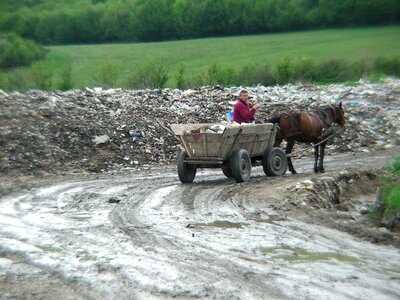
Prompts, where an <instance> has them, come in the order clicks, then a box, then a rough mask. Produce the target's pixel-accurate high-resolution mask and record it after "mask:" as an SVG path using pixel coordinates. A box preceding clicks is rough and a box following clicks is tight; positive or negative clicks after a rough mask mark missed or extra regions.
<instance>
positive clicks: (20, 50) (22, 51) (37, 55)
mask: <svg viewBox="0 0 400 300" xmlns="http://www.w3.org/2000/svg"><path fill="white" fill-rule="evenodd" d="M46 53H47V50H46V49H44V48H43V47H42V46H41V45H39V44H37V43H35V42H33V41H30V40H24V39H22V38H21V37H20V36H19V35H17V34H15V33H8V34H7V35H3V36H0V67H1V68H14V67H21V66H30V65H31V64H32V63H33V62H35V61H38V60H41V59H43V58H44V57H45V55H46Z"/></svg>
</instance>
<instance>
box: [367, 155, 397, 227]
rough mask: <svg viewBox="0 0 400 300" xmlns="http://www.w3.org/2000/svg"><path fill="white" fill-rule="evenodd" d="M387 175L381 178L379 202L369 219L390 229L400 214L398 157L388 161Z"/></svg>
mask: <svg viewBox="0 0 400 300" xmlns="http://www.w3.org/2000/svg"><path fill="white" fill-rule="evenodd" d="M386 170H387V174H386V175H385V176H383V177H382V178H381V180H382V181H383V183H384V186H383V188H382V189H381V191H380V194H379V202H378V203H377V205H376V206H375V209H374V210H373V211H372V212H371V213H370V215H369V216H370V218H371V219H373V220H375V221H381V222H383V223H385V224H386V226H387V227H389V228H391V227H392V226H395V222H393V220H395V219H396V218H397V217H396V216H398V215H399V214H400V155H398V156H396V157H395V158H394V159H393V160H392V161H390V162H389V163H388V165H387V167H386Z"/></svg>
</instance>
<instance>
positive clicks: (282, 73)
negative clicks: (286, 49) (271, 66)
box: [275, 57, 293, 84]
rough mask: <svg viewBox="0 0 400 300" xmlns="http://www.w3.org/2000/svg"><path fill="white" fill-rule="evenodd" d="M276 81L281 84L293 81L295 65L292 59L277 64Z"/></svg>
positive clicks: (286, 58)
mask: <svg viewBox="0 0 400 300" xmlns="http://www.w3.org/2000/svg"><path fill="white" fill-rule="evenodd" d="M275 73H276V79H277V82H278V83H279V84H286V83H289V82H291V81H292V78H293V64H292V61H291V59H290V58H288V57H285V58H284V59H282V60H281V61H279V62H278V63H277V64H276V67H275Z"/></svg>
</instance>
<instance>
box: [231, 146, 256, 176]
mask: <svg viewBox="0 0 400 300" xmlns="http://www.w3.org/2000/svg"><path fill="white" fill-rule="evenodd" d="M230 168H231V171H232V177H233V179H235V180H236V182H243V181H249V180H250V175H251V160H250V155H249V153H248V152H247V151H246V150H244V149H239V150H236V151H234V152H233V153H232V155H231V158H230Z"/></svg>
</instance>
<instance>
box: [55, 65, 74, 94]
mask: <svg viewBox="0 0 400 300" xmlns="http://www.w3.org/2000/svg"><path fill="white" fill-rule="evenodd" d="M73 87H74V85H73V82H72V67H71V65H68V66H66V67H65V68H64V69H62V70H61V74H60V82H59V84H58V89H60V90H62V91H66V90H70V89H72V88H73Z"/></svg>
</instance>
